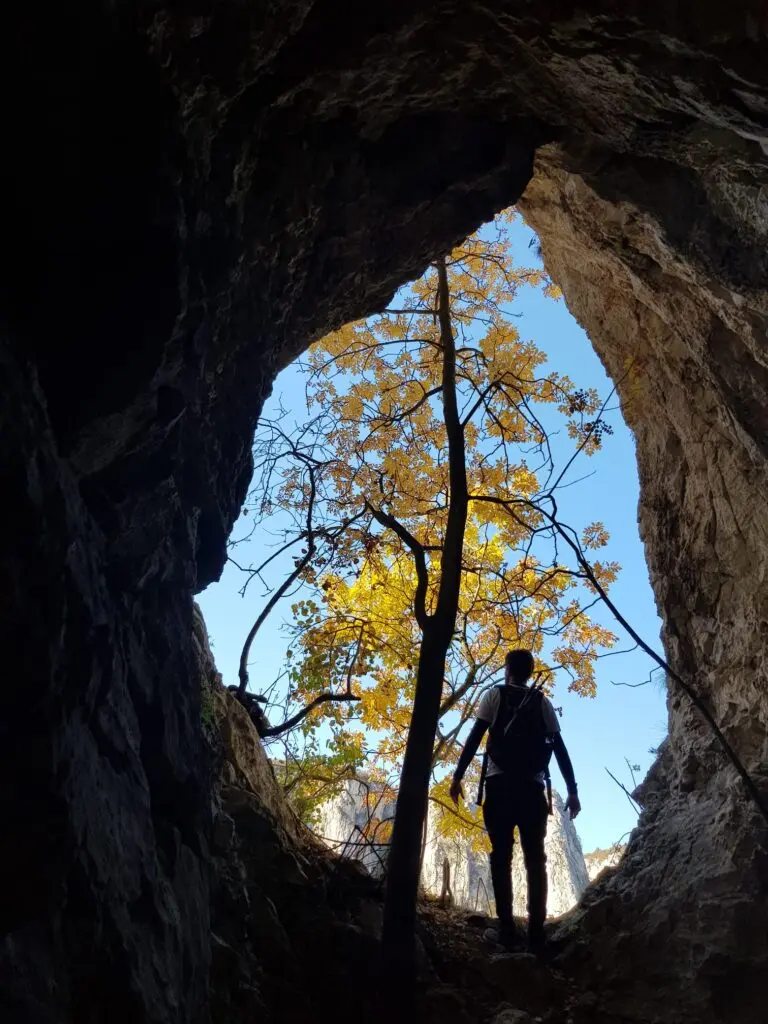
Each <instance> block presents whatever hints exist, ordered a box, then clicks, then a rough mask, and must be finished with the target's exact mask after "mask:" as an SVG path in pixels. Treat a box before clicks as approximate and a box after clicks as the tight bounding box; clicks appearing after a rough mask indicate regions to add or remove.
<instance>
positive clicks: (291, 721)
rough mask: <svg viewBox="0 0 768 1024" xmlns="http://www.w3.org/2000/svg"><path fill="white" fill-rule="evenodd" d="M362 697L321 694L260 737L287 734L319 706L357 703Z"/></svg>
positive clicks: (347, 694) (266, 730)
mask: <svg viewBox="0 0 768 1024" xmlns="http://www.w3.org/2000/svg"><path fill="white" fill-rule="evenodd" d="M359 700H362V697H358V696H356V695H355V694H354V693H321V694H320V695H319V696H318V697H315V699H314V700H313V701H310V703H309V704H307V706H306V707H303V708H302V709H301V711H297V712H296V714H295V715H291V717H290V718H287V719H286V720H285V721H284V722H282V723H281V724H280V725H273V726H272V728H271V729H265V730H264V732H263V733H262V736H265V737H266V736H280V735H281V733H284V732H288V730H289V729H293V728H294V727H295V726H297V725H298V724H299V722H302V721H303V720H304V719H305V718H306V717H307V715H308V714H309V713H310V712H311V711H314V710H315V708H317V707H319V706H320V705H321V704H327V703H328V702H329V701H336V702H343V701H359Z"/></svg>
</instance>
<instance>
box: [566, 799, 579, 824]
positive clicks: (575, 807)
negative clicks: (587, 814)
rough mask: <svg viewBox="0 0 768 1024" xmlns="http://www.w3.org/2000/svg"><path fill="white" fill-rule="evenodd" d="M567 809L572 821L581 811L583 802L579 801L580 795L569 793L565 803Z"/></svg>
mask: <svg viewBox="0 0 768 1024" xmlns="http://www.w3.org/2000/svg"><path fill="white" fill-rule="evenodd" d="M565 809H566V811H568V813H569V814H570V816H571V821H573V819H574V818H575V817H576V815H577V814H578V813H579V811H580V810H581V801H580V800H579V796H578V793H569V794H568V799H567V800H566V801H565Z"/></svg>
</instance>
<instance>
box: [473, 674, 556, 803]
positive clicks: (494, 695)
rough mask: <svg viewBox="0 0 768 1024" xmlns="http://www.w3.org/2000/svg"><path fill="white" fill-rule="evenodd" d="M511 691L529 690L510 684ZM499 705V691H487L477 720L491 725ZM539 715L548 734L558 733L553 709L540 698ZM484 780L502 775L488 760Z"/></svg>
mask: <svg viewBox="0 0 768 1024" xmlns="http://www.w3.org/2000/svg"><path fill="white" fill-rule="evenodd" d="M510 689H511V690H519V691H522V692H526V691H528V690H529V689H530V687H528V686H517V684H512V685H511V686H510ZM500 703H501V691H500V690H499V688H498V686H494V687H493V689H491V690H487V691H486V692H485V693H484V694H483V697H482V700H481V701H480V703H479V705H478V708H477V715H476V717H477V719H478V721H480V722H488V724H489V725H493V723H494V722H495V721H496V715H498V713H499V705H500ZM541 713H542V716H543V718H544V726H545V728H546V730H547V732H549V733H555V732H560V722H559V721H558V718H557V714H556V712H555V709H554V708H553V707H552V705H551V704H550V702H549V700H548V699H547V698H546V697H544V696H542V698H541ZM485 774H486V778H489V779H490V778H491V777H492V776H494V775H503V774H504V773H503V771H502V769H501V768H499V766H498V765H497V764H494V762H493V760H492V759H491V758H490V757H489V758H488V768H487V770H486V773H485ZM540 781H541V782H542V784H543V782H544V776H543V774H542V776H541V780H540Z"/></svg>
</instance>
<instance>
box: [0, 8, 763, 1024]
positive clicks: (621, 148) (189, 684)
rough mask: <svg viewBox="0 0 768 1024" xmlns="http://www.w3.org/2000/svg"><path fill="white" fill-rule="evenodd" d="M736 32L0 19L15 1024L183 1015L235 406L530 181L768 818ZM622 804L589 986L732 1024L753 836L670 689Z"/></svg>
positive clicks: (754, 895)
mask: <svg viewBox="0 0 768 1024" xmlns="http://www.w3.org/2000/svg"><path fill="white" fill-rule="evenodd" d="M765 19H766V15H765V10H764V5H763V4H762V3H759V2H757V0H752V2H751V0H737V2H734V3H731V4H728V5H723V4H719V3H714V2H710V0H706V2H703V3H701V2H700V3H695V4H694V3H688V2H679V3H673V4H666V3H665V4H642V5H641V4H637V3H634V2H630V0H625V2H618V3H612V4H602V3H598V2H595V0H584V2H583V3H582V4H581V5H579V6H577V5H576V4H573V3H566V2H562V0H561V2H555V0H553V2H549V3H541V4H536V5H532V4H529V3H525V2H522V0H520V2H510V3H505V4H501V3H499V4H496V5H489V4H481V3H475V2H474V0H470V2H467V3H462V4H454V3H451V2H448V0H445V2H438V3H429V4H428V3H423V2H419V0H414V2H409V3H403V2H394V3H387V4H380V5H379V6H378V7H372V6H371V5H361V4H359V3H352V2H347V0H344V2H342V3H337V2H333V3H332V2H331V0H314V2H313V0H298V2H287V0H286V2H276V3H273V4H270V5H267V6H264V5H252V4H242V3H236V2H233V0H213V2H212V3H206V4H198V3H194V2H191V0H180V2H179V3H174V4H167V3H163V2H162V0H160V2H158V3H157V4H154V5H147V4H135V3H130V2H126V3H123V4H118V5H115V4H110V5H98V4H93V5H89V6H88V7H87V8H86V9H84V10H83V11H82V12H81V17H80V18H79V19H78V20H77V22H75V21H74V20H70V19H69V13H68V11H66V10H65V9H63V8H62V9H61V11H56V12H53V13H51V14H50V16H49V17H46V18H45V19H42V21H41V19H40V17H39V12H38V11H37V9H36V8H34V7H30V8H29V9H28V10H27V9H25V11H24V12H22V13H21V14H20V15H19V17H18V18H17V19H16V20H15V23H14V28H18V29H19V34H18V38H17V40H16V50H17V52H19V53H21V54H25V55H27V56H28V60H29V62H30V68H31V69H32V70H31V73H30V74H29V75H26V76H25V78H24V82H25V86H24V89H23V90H22V94H23V101H24V102H21V100H19V101H18V102H15V103H13V104H10V108H11V109H10V111H9V119H8V126H7V134H6V142H7V149H8V153H9V158H8V164H9V169H10V170H11V172H12V173H13V175H14V179H13V182H12V187H11V188H9V189H7V190H6V191H5V192H4V198H5V200H6V203H7V206H8V209H7V216H6V218H5V220H4V223H5V230H4V240H5V243H6V251H7V253H8V254H9V255H10V259H9V260H8V266H7V269H6V272H5V273H4V274H3V277H2V311H3V316H2V321H0V388H1V389H2V395H3V404H2V409H1V410H0V446H1V448H2V459H3V469H4V478H3V484H4V486H3V497H4V503H3V505H4V507H3V511H4V513H5V522H6V528H5V530H4V531H3V535H2V540H1V541H0V565H1V566H2V578H3V588H2V616H0V630H2V633H1V635H0V644H2V650H3V652H4V657H5V674H6V679H7V681H8V682H7V685H6V686H4V687H3V688H2V692H1V693H0V729H1V730H2V733H1V734H0V780H2V781H0V803H1V805H2V806H0V828H1V829H2V836H1V840H2V841H1V842H0V858H1V860H0V871H1V873H2V877H3V878H4V879H6V880H12V882H11V884H10V885H8V886H7V889H6V898H5V899H4V900H3V901H2V904H0V980H1V981H2V984H0V991H2V1000H3V1002H2V1006H0V1009H1V1010H2V1013H3V1016H4V1019H6V1020H11V1021H24V1022H25V1024H27V1022H30V1024H37V1022H46V1024H47V1022H50V1021H77V1022H78V1024H79V1022H80V1021H86V1022H91V1021H93V1022H99V1021H102V1020H106V1019H109V1020H111V1021H119V1022H126V1024H128V1022H139V1021H141V1022H146V1021H151V1022H157V1024H188V1022H198V1021H200V1022H204V1021H207V1020H208V1018H209V1010H210V1006H209V995H208V988H209V982H208V974H209V965H210V963H211V956H212V954H211V949H212V942H213V940H212V938H211V926H210V913H211V912H210V892H209V886H210V878H211V873H210V865H211V855H210V843H211V835H212V827H213V821H214V816H213V811H212V803H211V800H212V792H213V778H214V775H215V771H214V765H213V761H214V757H213V753H212V751H211V748H210V744H209V743H208V742H207V740H206V737H205V727H204V722H203V718H204V714H203V712H204V707H203V704H202V701H201V690H200V684H199V676H198V674H197V673H196V671H195V652H194V648H193V644H192V641H191V639H190V638H191V636H192V595H193V593H194V592H195V591H196V590H199V589H200V588H202V587H204V586H205V585H206V584H207V583H208V582H210V581H211V580H213V579H215V578H216V577H217V576H218V574H219V573H220V571H221V567H222V564H223V561H224V557H225V543H226V538H227V535H228V532H229V530H230V528H231V525H232V523H233V521H234V519H235V517H236V515H237V513H238V510H239V508H240V505H241V502H242V500H243V497H244V494H245V489H246V486H247V482H248V478H249V473H250V440H251V435H252V430H253V426H254V423H255V421H256V418H257V417H258V414H259V410H260V406H261V402H262V400H263V398H264V396H265V395H266V394H267V393H268V391H269V388H270V387H271V382H272V380H273V379H274V376H275V373H276V372H277V371H278V370H279V369H280V368H281V367H282V366H284V365H286V363H287V362H288V361H289V360H290V359H291V358H293V356H295V355H296V354H297V353H298V352H299V351H300V350H302V349H303V348H304V347H305V346H306V345H307V344H308V343H309V342H310V341H311V340H312V339H313V338H316V337H317V336H319V335H320V334H322V333H323V332H324V331H326V330H328V329H329V328H332V327H336V326H338V325H339V324H341V323H343V322H344V321H347V320H349V319H351V318H354V317H360V316H362V315H364V314H366V313H368V312H370V311H372V310H375V309H376V308H379V307H381V306H382V305H383V303H384V302H385V301H386V300H387V298H388V297H389V296H390V295H391V294H392V292H393V291H394V289H395V288H396V287H397V285H398V284H400V283H401V282H402V281H404V280H405V279H407V278H409V277H413V276H416V275H417V274H418V273H420V272H421V271H422V270H423V268H424V266H425V264H426V263H427V261H428V260H429V259H430V258H431V257H433V256H434V255H435V254H436V253H439V252H444V251H445V250H447V249H448V248H449V247H450V246H451V245H452V244H453V243H454V242H456V241H457V240H458V239H460V238H461V237H462V236H464V235H466V234H467V233H468V232H470V231H471V230H473V229H474V228H475V227H477V226H478V224H479V223H480V222H482V221H483V220H485V219H487V218H488V217H490V215H491V214H492V213H494V212H495V211H496V210H498V209H500V208H502V207H504V206H506V205H509V204H510V203H513V202H516V201H517V200H518V199H519V198H520V196H521V194H522V192H523V190H524V189H526V186H528V188H527V191H526V194H525V199H524V202H523V207H522V208H523V209H524V212H525V214H526V216H527V217H528V218H529V220H530V222H531V223H532V225H533V226H534V227H535V228H536V230H537V231H538V232H539V234H540V236H541V239H542V245H543V249H544V255H545V260H546V263H547V266H548V268H549V270H550V272H551V273H552V275H553V277H554V278H555V280H556V281H558V282H559V283H560V284H561V286H562V287H563V290H564V293H565V296H566V300H567V302H568V304H569V306H570V308H571V310H572V311H573V312H574V314H575V315H576V316H577V318H578V319H579V320H580V321H581V322H582V323H583V324H584V326H585V327H586V328H587V329H588V331H589V333H590V336H591V337H592V340H593V342H594V344H595V346H596V348H597V350H598V352H599V353H600V355H601V357H602V358H603V359H604V361H605V364H606V366H607V367H608V369H609V371H610V372H611V373H612V375H613V377H614V379H615V380H616V381H617V384H618V387H619V393H620V396H621V400H622V405H623V407H624V411H625V415H626V417H627V419H628V421H629V423H630V425H631V426H632V428H633V430H634V431H635V435H636V438H637V451H638V462H639V467H640V475H641V482H642V498H641V507H640V513H639V514H640V522H641V528H642V532H643V537H644V540H645V543H646V549H647V553H648V559H649V564H650V568H651V576H652V582H653V586H654V588H655V592H656V595H657V600H658V603H659V609H660V611H661V613H662V614H663V616H664V621H665V643H666V647H667V651H668V653H669V656H670V658H671V659H672V661H673V664H674V666H675V668H676V670H677V671H679V672H681V673H683V674H685V676H686V678H688V679H690V680H691V681H692V682H693V683H695V685H696V686H697V687H699V689H700V691H701V693H702V694H703V696H704V697H705V699H706V700H707V701H708V702H709V703H710V706H711V707H712V710H713V712H714V713H715V714H716V715H717V717H718V719H719V721H720V722H721V723H722V725H723V728H724V729H725V730H726V732H727V735H728V736H729V738H730V740H731V742H732V743H733V745H734V746H735V748H736V750H737V751H738V753H739V755H740V756H741V758H742V759H743V760H744V762H745V763H746V764H747V766H748V767H749V768H750V770H751V771H752V772H753V773H754V775H755V776H756V778H757V779H758V783H759V785H760V786H761V787H763V791H765V784H766V780H765V765H766V763H768V756H766V755H767V753H768V752H767V751H766V721H767V719H768V707H767V705H768V701H767V700H766V689H767V687H766V671H767V670H766V665H768V659H766V649H767V648H768V635H767V631H768V625H767V623H768V610H767V609H766V601H768V586H766V557H767V556H766V552H768V520H767V519H766V516H767V515H768V512H766V510H767V509H768V501H766V497H767V493H766V491H767V488H766V455H767V454H768V453H767V451H766V439H767V438H768V430H767V429H766V407H767V406H768V368H767V365H766V330H765V327H766V313H767V309H766V301H767V300H766V280H768V266H767V265H766V261H767V259H768V256H767V255H766V254H767V252H768V247H767V246H766V194H767V191H766V190H767V189H768V158H767V157H766V151H767V150H768V143H767V142H766V139H768V107H767V105H766V101H765V96H766V87H767V85H768V62H766V59H765V52H766V51H765V40H766V21H765ZM537 154H538V155H537ZM534 161H535V171H534ZM529 182H530V185H529ZM643 799H644V802H645V805H646V811H645V814H644V816H643V818H642V820H641V823H640V827H639V829H638V831H637V833H636V835H635V837H634V838H633V841H632V843H631V845H630V848H629V850H628V852H627V856H626V857H625V858H624V861H623V862H622V865H621V867H620V869H619V871H618V872H617V873H615V874H614V875H613V877H612V878H611V879H610V880H608V881H606V882H605V883H604V884H603V883H601V884H600V885H599V886H598V888H597V889H596V890H595V893H593V894H591V895H590V896H588V897H587V899H586V900H585V903H584V907H583V913H582V915H581V917H580V919H579V921H578V922H577V924H576V925H574V927H575V928H576V933H577V938H575V939H574V954H573V955H574V956H579V955H582V952H583V947H584V943H583V942H581V941H580V940H579V939H578V935H581V936H582V937H588V938H589V942H590V943H591V944H592V946H593V948H594V949H595V950H596V951H597V952H598V953H600V948H601V947H600V938H601V936H602V935H610V936H611V938H610V942H609V946H608V947H606V948H605V949H604V950H603V953H600V955H599V956H598V957H597V960H596V962H598V961H602V962H603V963H608V964H610V968H609V969H608V970H607V971H606V972H605V978H604V980H603V981H601V984H602V985H603V987H604V988H605V989H606V991H608V990H610V991H613V992H615V994H616V999H617V1000H618V1002H619V1003H621V1006H622V1010H621V1012H622V1013H626V1014H627V1015H631V1014H632V1013H635V1014H636V1015H637V1019H642V1020H652V1019H654V1018H655V1017H663V1019H665V1020H668V1019H670V1016H669V1008H670V999H672V1000H673V1002H674V1007H675V1010H674V1012H675V1019H677V1020H680V1021H683V1020H692V1021H693V1020H695V1021H697V1022H701V1021H706V1020H718V1021H726V1020H727V1021H734V1020H737V1021H740V1022H743V1021H748V1020H751V1019H757V1017H755V1014H756V1013H759V1012H760V1011H759V1010H755V1003H754V999H755V992H756V991H758V990H756V988H755V986H756V985H758V984H759V982H760V978H761V971H762V969H763V966H764V963H765V959H766V947H767V945H768V940H767V939H766V935H765V927H764V922H765V920H766V915H765V902H766V876H767V874H768V866H767V865H766V853H765V845H766V844H765V828H764V822H762V821H761V820H760V819H759V818H758V817H757V816H756V814H755V813H754V811H753V809H752V807H751V805H750V804H749V803H748V802H747V801H746V800H745V798H744V794H743V791H742V788H741V785H740V783H739V780H738V778H737V777H736V776H735V774H734V772H733V770H732V769H731V768H730V767H728V766H727V765H726V764H725V762H724V760H723V758H722V755H721V754H720V752H719V751H718V749H717V747H716V745H715V744H714V743H713V741H712V738H711V736H710V735H709V732H708V731H707V729H706V728H705V726H704V725H703V723H702V722H701V720H700V718H699V717H698V715H697V714H696V713H695V712H694V711H693V710H692V709H691V708H690V707H689V706H688V704H687V703H686V701H685V699H684V698H683V697H681V695H680V694H679V693H677V692H676V691H675V690H674V689H672V690H670V736H669V741H668V743H667V744H666V746H665V748H664V750H663V752H662V754H661V757H660V760H659V762H658V764H657V766H656V767H655V769H654V770H653V771H652V772H651V776H650V779H649V780H648V782H647V783H646V784H645V787H644V793H643ZM616 936H618V937H617V938H616ZM580 950H581V951H582V952H580ZM622 964H623V965H624V966H623V967H622ZM628 964H631V965H632V970H631V971H630V972H629V973H627V965H628ZM622 972H623V973H622ZM116 993H117V994H119V998H118V999H116V998H115V996H116ZM617 1005H618V1003H617ZM633 1007H634V1009H633ZM628 1019H631V1018H628Z"/></svg>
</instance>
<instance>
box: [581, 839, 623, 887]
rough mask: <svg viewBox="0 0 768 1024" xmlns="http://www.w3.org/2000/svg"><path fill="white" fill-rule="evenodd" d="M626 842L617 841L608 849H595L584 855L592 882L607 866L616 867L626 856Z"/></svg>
mask: <svg viewBox="0 0 768 1024" xmlns="http://www.w3.org/2000/svg"><path fill="white" fill-rule="evenodd" d="M626 848H627V845H626V843H615V844H614V845H613V846H609V847H608V848H607V849H606V850H593V851H592V853H587V854H585V855H584V862H585V864H586V865H587V874H588V875H589V880H590V882H591V881H593V879H595V878H597V876H598V875H599V874H600V872H601V871H603V870H604V869H605V868H612V867H615V865H616V864H618V863H619V861H620V860H621V858H622V857H623V856H624V851H625V850H626Z"/></svg>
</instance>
